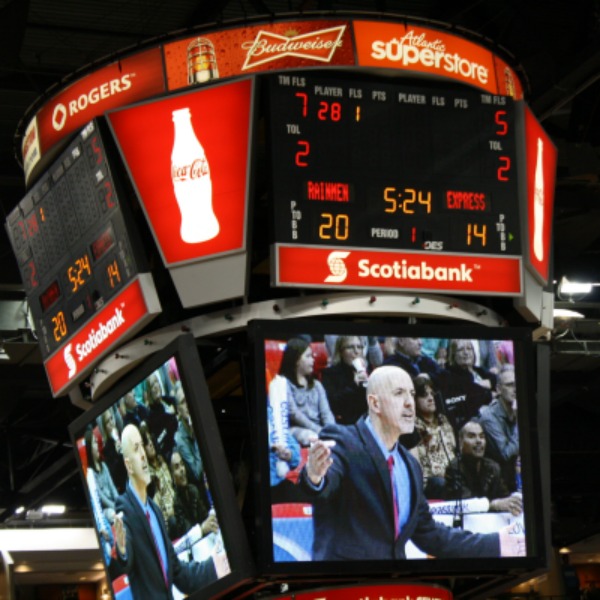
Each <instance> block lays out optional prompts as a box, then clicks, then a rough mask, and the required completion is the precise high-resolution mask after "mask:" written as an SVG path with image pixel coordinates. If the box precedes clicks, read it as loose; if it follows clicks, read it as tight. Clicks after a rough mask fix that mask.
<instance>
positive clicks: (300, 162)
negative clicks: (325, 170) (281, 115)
mask: <svg viewBox="0 0 600 600" xmlns="http://www.w3.org/2000/svg"><path fill="white" fill-rule="evenodd" d="M298 146H300V148H302V150H298V152H296V166H298V167H308V162H306V160H305V158H306V157H307V156H308V155H309V153H310V144H309V143H308V142H306V141H304V140H298Z"/></svg>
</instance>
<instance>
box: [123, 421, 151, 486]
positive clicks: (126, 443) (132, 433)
mask: <svg viewBox="0 0 600 600" xmlns="http://www.w3.org/2000/svg"><path fill="white" fill-rule="evenodd" d="M122 448H123V458H124V461H125V467H126V468H127V473H128V475H129V478H130V479H131V480H132V481H133V482H134V483H136V485H140V486H141V485H144V486H147V485H148V484H149V483H150V470H149V468H148V458H147V457H146V450H145V449H144V443H143V441H142V436H141V435H140V432H139V430H138V428H137V427H134V426H132V425H128V426H127V427H125V429H124V430H123V439H122Z"/></svg>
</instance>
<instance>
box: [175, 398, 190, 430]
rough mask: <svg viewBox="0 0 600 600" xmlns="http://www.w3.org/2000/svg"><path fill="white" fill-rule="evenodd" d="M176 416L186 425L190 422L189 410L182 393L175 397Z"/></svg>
mask: <svg viewBox="0 0 600 600" xmlns="http://www.w3.org/2000/svg"><path fill="white" fill-rule="evenodd" d="M177 414H178V415H179V418H180V419H181V420H182V421H183V422H184V423H188V422H189V420H190V410H189V408H188V405H187V400H186V399H185V396H184V395H183V392H180V393H179V394H178V396H177Z"/></svg>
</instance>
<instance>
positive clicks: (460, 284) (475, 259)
mask: <svg viewBox="0 0 600 600" xmlns="http://www.w3.org/2000/svg"><path fill="white" fill-rule="evenodd" d="M275 260H276V284H277V285H283V286H298V287H306V286H308V287H310V286H313V287H323V286H332V287H335V288H340V289H342V288H344V289H352V288H356V289H389V290H415V291H416V290H421V291H438V292H442V291H444V292H446V291H447V292H460V291H463V292H466V293H490V294H496V295H520V294H521V293H522V274H521V258H520V257H518V256H490V255H468V254H464V255H463V254H454V253H452V254H449V253H443V252H441V251H432V250H428V251H408V250H404V251H403V250H372V249H368V248H364V249H362V248H353V249H351V250H342V249H340V250H334V251H332V250H331V248H324V247H316V246H296V245H293V244H290V245H288V244H278V245H277V246H276V254H275Z"/></svg>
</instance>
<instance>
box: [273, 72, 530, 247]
mask: <svg viewBox="0 0 600 600" xmlns="http://www.w3.org/2000/svg"><path fill="white" fill-rule="evenodd" d="M269 83H270V86H269V101H270V102H269V117H268V119H269V131H270V146H271V160H272V168H271V174H272V190H273V199H274V213H275V227H274V236H275V243H276V244H294V245H304V246H319V247H332V248H333V247H335V248H339V247H346V248H376V249H394V250H409V251H410V250H413V251H417V250H418V251H423V250H425V251H430V252H437V253H439V252H443V253H460V254H484V255H500V256H502V255H519V254H520V253H521V234H520V230H521V229H520V213H519V196H518V177H517V159H516V142H515V140H516V139H517V136H516V135H515V106H514V101H513V99H512V98H510V97H507V96H495V95H491V94H488V93H484V92H481V91H477V90H473V89H468V88H463V89H461V88H457V87H456V86H454V87H453V88H451V87H448V86H444V85H440V84H437V85H436V84H435V83H434V84H432V85H427V82H424V83H423V84H417V85H414V84H412V83H406V82H402V83H396V82H390V80H389V79H388V80H384V81H382V80H375V79H369V78H361V79H357V78H351V77H346V78H344V77H331V75H329V76H328V75H325V74H316V73H315V74H302V75H299V76H291V75H287V74H285V75H283V74H282V75H276V76H272V77H271V79H270V82H269Z"/></svg>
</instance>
